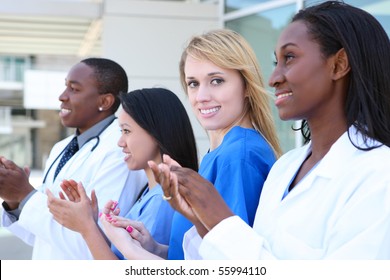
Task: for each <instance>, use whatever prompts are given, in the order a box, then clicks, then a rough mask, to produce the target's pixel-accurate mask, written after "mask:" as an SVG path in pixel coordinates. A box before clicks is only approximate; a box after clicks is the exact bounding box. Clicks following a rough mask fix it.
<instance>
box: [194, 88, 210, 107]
mask: <svg viewBox="0 0 390 280" xmlns="http://www.w3.org/2000/svg"><path fill="white" fill-rule="evenodd" d="M209 100H210V94H209V89H208V88H207V86H205V85H199V87H198V91H197V93H196V101H197V102H200V103H201V102H206V101H209Z"/></svg>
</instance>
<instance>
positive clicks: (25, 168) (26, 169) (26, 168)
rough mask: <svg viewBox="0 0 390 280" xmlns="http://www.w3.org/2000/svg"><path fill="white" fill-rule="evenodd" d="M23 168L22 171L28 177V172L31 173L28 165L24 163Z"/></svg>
mask: <svg viewBox="0 0 390 280" xmlns="http://www.w3.org/2000/svg"><path fill="white" fill-rule="evenodd" d="M23 170H24V173H26V175H27V177H30V174H31V170H30V167H29V166H27V165H26V166H25V167H23Z"/></svg>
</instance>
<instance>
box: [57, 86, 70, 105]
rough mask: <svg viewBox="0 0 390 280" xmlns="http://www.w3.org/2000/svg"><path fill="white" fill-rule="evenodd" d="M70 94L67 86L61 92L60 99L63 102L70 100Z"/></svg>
mask: <svg viewBox="0 0 390 280" xmlns="http://www.w3.org/2000/svg"><path fill="white" fill-rule="evenodd" d="M68 98H69V97H68V94H67V91H66V88H65V90H64V91H63V92H62V93H61V94H60V96H59V97H58V99H59V100H60V101H62V102H64V101H65V100H68Z"/></svg>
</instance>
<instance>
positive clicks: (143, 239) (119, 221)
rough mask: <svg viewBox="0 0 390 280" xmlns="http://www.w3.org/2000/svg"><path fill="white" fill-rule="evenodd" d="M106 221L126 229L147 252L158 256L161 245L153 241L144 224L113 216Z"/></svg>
mask: <svg viewBox="0 0 390 280" xmlns="http://www.w3.org/2000/svg"><path fill="white" fill-rule="evenodd" d="M106 220H108V221H110V223H111V224H112V225H113V226H116V227H121V228H124V229H126V230H127V232H128V233H129V234H130V236H131V237H132V238H133V239H135V240H137V241H138V242H139V244H140V245H141V246H142V248H144V249H145V250H147V251H149V252H151V253H153V254H158V252H159V246H160V244H159V243H157V242H156V241H155V240H154V239H153V237H152V236H151V235H150V232H149V231H148V230H147V228H146V227H145V225H144V224H143V223H142V222H139V221H134V220H130V219H126V218H123V217H119V216H111V217H108V218H106Z"/></svg>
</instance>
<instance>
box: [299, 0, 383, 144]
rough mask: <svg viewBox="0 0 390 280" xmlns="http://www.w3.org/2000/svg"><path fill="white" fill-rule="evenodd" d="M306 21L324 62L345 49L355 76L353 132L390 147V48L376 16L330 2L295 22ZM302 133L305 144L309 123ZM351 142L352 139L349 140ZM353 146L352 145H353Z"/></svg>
mask: <svg viewBox="0 0 390 280" xmlns="http://www.w3.org/2000/svg"><path fill="white" fill-rule="evenodd" d="M294 21H302V22H304V23H305V24H306V26H307V28H308V32H309V35H310V36H311V37H312V39H313V40H314V41H316V42H317V43H318V44H319V45H320V48H321V51H322V54H323V55H324V57H325V58H327V57H329V56H331V55H333V54H335V53H336V52H337V51H339V50H340V49H341V48H344V50H345V52H346V54H347V56H348V60H349V64H350V67H351V71H350V74H349V78H350V81H349V87H348V92H347V97H346V105H345V113H346V116H347V122H348V126H351V125H353V126H355V127H356V129H357V130H358V131H360V132H361V133H362V134H363V136H364V143H365V145H364V146H365V147H364V148H363V147H359V146H358V145H357V144H356V143H352V144H353V145H354V146H355V147H357V148H358V149H361V150H370V149H373V148H376V147H377V146H372V145H371V146H370V145H368V141H367V140H368V138H372V139H375V140H378V141H379V142H381V143H383V144H385V145H386V146H390V42H389V37H388V35H387V33H386V32H385V30H384V29H383V27H382V26H381V24H380V23H379V22H378V20H376V19H375V18H374V17H373V16H372V15H370V14H369V13H367V12H365V11H364V10H362V9H359V8H356V7H353V6H351V5H348V4H346V3H344V2H343V1H327V2H325V3H322V4H319V5H315V6H312V7H308V8H306V9H303V10H301V11H299V12H298V13H297V14H296V15H295V16H294V17H293V19H292V22H294ZM298 130H301V132H302V135H303V137H304V139H305V141H306V142H308V141H309V140H310V138H311V137H310V128H309V127H308V124H307V122H306V120H303V121H302V125H301V127H300V128H298ZM350 139H351V137H350ZM351 142H352V141H351Z"/></svg>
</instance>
